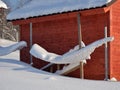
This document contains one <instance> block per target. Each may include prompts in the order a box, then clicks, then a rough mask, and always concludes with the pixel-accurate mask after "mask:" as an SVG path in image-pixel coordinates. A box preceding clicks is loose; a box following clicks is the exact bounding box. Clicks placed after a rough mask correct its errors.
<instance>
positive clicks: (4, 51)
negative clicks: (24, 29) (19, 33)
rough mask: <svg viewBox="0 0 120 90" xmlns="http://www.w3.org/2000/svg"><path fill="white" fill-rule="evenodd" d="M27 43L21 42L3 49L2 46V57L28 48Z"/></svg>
mask: <svg viewBox="0 0 120 90" xmlns="http://www.w3.org/2000/svg"><path fill="white" fill-rule="evenodd" d="M26 46H27V43H26V42H25V41H20V42H18V43H16V44H13V45H10V46H6V47H2V46H0V56H4V55H7V54H10V53H12V52H14V51H16V50H20V49H22V48H23V47H26Z"/></svg>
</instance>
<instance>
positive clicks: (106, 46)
mask: <svg viewBox="0 0 120 90" xmlns="http://www.w3.org/2000/svg"><path fill="white" fill-rule="evenodd" d="M105 38H107V27H105ZM105 80H106V81H107V80H108V45H107V43H105Z"/></svg>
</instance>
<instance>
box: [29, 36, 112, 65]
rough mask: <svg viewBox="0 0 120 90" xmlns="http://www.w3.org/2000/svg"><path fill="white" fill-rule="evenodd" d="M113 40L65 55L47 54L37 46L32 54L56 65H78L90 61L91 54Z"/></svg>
mask: <svg viewBox="0 0 120 90" xmlns="http://www.w3.org/2000/svg"><path fill="white" fill-rule="evenodd" d="M113 39H114V38H113V37H107V38H103V39H100V40H98V41H95V42H93V43H91V44H89V45H87V46H86V47H84V48H82V49H80V50H75V51H72V52H67V53H65V54H64V55H57V54H54V53H50V52H47V51H46V50H44V49H43V48H42V47H40V46H39V45H37V44H35V45H33V47H32V48H31V50H30V53H31V54H32V55H33V56H34V57H36V58H39V59H42V60H44V61H47V62H51V63H55V64H70V63H76V62H80V61H83V60H86V59H90V54H91V53H93V52H94V50H95V49H96V48H98V47H100V46H101V45H103V44H104V43H106V42H110V41H112V40H113Z"/></svg>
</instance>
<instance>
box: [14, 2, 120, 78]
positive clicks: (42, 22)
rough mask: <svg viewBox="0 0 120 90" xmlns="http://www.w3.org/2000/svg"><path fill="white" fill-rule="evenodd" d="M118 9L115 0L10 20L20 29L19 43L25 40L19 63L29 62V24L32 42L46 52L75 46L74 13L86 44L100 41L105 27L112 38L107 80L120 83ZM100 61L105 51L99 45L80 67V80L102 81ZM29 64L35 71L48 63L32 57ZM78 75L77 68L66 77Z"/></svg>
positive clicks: (75, 27)
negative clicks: (88, 7) (100, 4)
mask: <svg viewBox="0 0 120 90" xmlns="http://www.w3.org/2000/svg"><path fill="white" fill-rule="evenodd" d="M113 1H114V0H113ZM119 6H120V0H116V2H114V3H113V2H112V3H110V4H108V5H106V6H102V7H96V8H91V9H85V10H78V11H73V12H64V13H61V14H59V13H58V14H52V15H47V16H38V17H32V18H27V19H19V20H13V21H12V22H13V23H14V25H19V26H20V40H25V41H27V43H28V47H27V48H26V49H23V50H21V52H20V58H21V60H22V61H24V62H26V63H30V54H29V50H30V23H32V43H37V44H39V45H40V46H42V47H43V48H45V49H46V50H48V51H49V52H53V53H57V54H64V53H65V52H67V51H68V50H69V49H71V48H73V47H74V46H75V45H77V44H78V24H77V14H78V13H80V14H81V29H82V36H83V41H84V42H85V44H86V45H87V44H89V43H91V42H93V41H95V40H98V39H101V38H103V37H104V27H105V26H107V28H108V31H107V33H108V36H114V37H115V40H114V41H113V42H112V43H110V44H108V63H109V73H108V75H109V76H108V77H109V78H111V77H115V78H117V79H118V80H120V71H119V69H120V60H119V59H120V55H119V54H120V49H119V47H120V39H119V36H120V27H119V26H120V17H119V13H120V7H119ZM104 58H105V52H104V46H102V47H100V48H98V49H97V50H95V52H94V53H93V54H92V56H91V60H89V61H88V62H87V65H85V66H84V75H85V76H84V77H85V78H86V79H102V80H103V79H104V78H105V62H104V61H105V59H104ZM32 62H33V66H35V67H37V68H41V67H43V66H45V65H47V64H48V63H47V62H44V61H42V60H38V59H36V58H34V57H32ZM56 68H57V67H56V65H53V71H54V70H55V69H56ZM48 69H49V68H48ZM48 69H47V70H48ZM79 74H80V73H79V69H77V70H74V71H72V72H70V73H68V74H67V75H68V76H72V77H79V76H80V75H79Z"/></svg>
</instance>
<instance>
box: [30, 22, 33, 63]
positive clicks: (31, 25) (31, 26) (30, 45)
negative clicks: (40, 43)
mask: <svg viewBox="0 0 120 90" xmlns="http://www.w3.org/2000/svg"><path fill="white" fill-rule="evenodd" d="M31 47H32V23H30V48H31ZM30 64H31V65H32V64H33V62H32V55H31V54H30Z"/></svg>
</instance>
